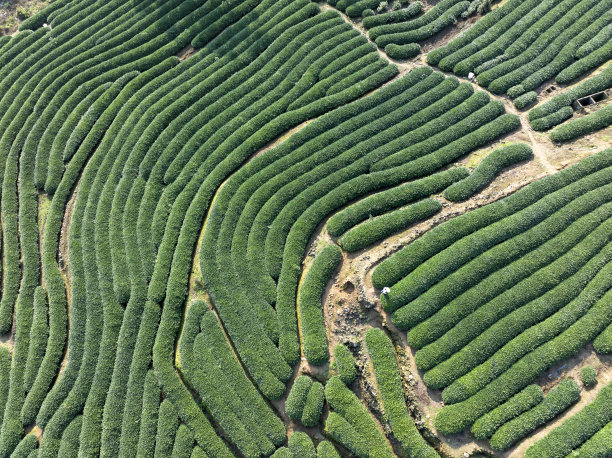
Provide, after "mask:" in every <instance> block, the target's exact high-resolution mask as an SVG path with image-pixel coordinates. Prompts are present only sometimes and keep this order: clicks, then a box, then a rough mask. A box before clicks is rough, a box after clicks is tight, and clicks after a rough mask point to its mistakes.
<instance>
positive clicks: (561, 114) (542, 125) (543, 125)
mask: <svg viewBox="0 0 612 458" xmlns="http://www.w3.org/2000/svg"><path fill="white" fill-rule="evenodd" d="M573 115H574V109H573V108H572V107H570V106H565V107H563V108H561V109H559V111H555V112H554V113H551V114H549V115H547V116H543V117H541V118H537V119H534V120H533V121H531V127H532V128H533V130H537V131H544V130H548V129H550V128H551V127H554V126H556V125H557V124H561V123H562V122H563V121H565V120H567V119H569V118H571V117H572V116H573Z"/></svg>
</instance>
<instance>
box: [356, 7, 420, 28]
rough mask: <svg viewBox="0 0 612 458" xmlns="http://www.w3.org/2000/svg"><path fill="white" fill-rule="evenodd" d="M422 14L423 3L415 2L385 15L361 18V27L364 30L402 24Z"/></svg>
mask: <svg viewBox="0 0 612 458" xmlns="http://www.w3.org/2000/svg"><path fill="white" fill-rule="evenodd" d="M422 12H423V3H422V2H419V1H416V2H412V3H410V5H408V6H407V7H406V8H401V9H399V10H395V11H389V12H387V13H381V14H377V15H375V16H369V17H367V18H366V17H364V18H363V26H364V27H365V28H366V29H371V28H374V27H377V26H379V25H383V24H389V23H392V22H404V21H407V20H409V19H411V18H413V17H414V16H416V15H418V14H421V13H422Z"/></svg>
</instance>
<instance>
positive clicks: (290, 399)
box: [285, 375, 312, 421]
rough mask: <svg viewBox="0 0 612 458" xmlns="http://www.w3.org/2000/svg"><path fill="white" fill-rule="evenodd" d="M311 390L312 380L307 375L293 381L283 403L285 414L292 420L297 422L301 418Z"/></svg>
mask: <svg viewBox="0 0 612 458" xmlns="http://www.w3.org/2000/svg"><path fill="white" fill-rule="evenodd" d="M311 388H312V379H311V378H310V377H308V376H307V375H300V376H299V377H298V378H296V379H295V382H294V383H293V386H292V387H291V390H290V391H289V395H288V396H287V401H286V402H285V412H286V413H287V416H288V417H289V418H291V419H292V420H294V421H299V420H300V419H301V418H302V413H303V412H304V406H305V405H306V400H307V399H308V394H309V393H310V389H311Z"/></svg>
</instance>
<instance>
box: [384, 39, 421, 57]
mask: <svg viewBox="0 0 612 458" xmlns="http://www.w3.org/2000/svg"><path fill="white" fill-rule="evenodd" d="M385 52H386V53H387V55H388V56H389V57H390V58H391V59H400V60H402V59H411V58H413V57H415V56H417V55H419V54H420V53H421V45H419V44H418V43H408V44H407V45H397V44H395V43H390V44H388V45H387V46H385Z"/></svg>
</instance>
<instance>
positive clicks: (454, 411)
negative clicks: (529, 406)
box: [436, 268, 612, 434]
mask: <svg viewBox="0 0 612 458" xmlns="http://www.w3.org/2000/svg"><path fill="white" fill-rule="evenodd" d="M600 273H601V276H602V277H604V278H605V276H606V275H610V269H606V268H604V269H603V270H602V271H601V272H600ZM611 297H612V295H611V294H610V293H606V294H604V295H603V297H601V299H599V300H598V301H597V302H596V303H595V304H594V305H593V306H592V307H591V308H590V309H589V310H588V311H587V312H586V313H580V312H581V311H577V312H574V313H575V314H576V315H577V317H576V318H574V319H575V320H576V319H577V320H576V321H575V322H574V323H573V324H572V325H571V326H570V327H569V328H567V329H565V330H563V328H561V329H562V332H561V333H560V334H558V335H557V334H556V332H558V331H556V330H555V326H554V325H555V324H556V323H555V322H554V319H556V320H557V321H562V320H563V319H565V320H567V318H565V317H562V316H560V317H554V319H553V320H552V321H551V320H547V321H544V322H542V324H541V325H539V326H536V327H535V328H533V334H534V335H536V334H537V336H538V338H539V339H540V340H541V341H542V342H541V343H542V344H541V345H540V346H539V347H537V348H536V349H535V350H533V351H531V352H530V353H528V354H527V355H525V356H524V357H522V358H521V359H520V360H519V361H518V362H516V363H514V364H512V363H511V361H513V360H512V359H507V358H504V361H509V362H510V364H509V365H510V367H509V368H508V369H507V370H506V371H505V372H503V373H502V374H501V375H499V376H498V377H497V378H495V379H494V380H493V381H491V382H490V383H489V384H488V385H486V386H485V387H484V388H482V389H481V390H480V391H478V392H477V393H476V394H474V395H473V396H472V397H470V398H469V399H467V400H465V401H462V402H459V403H457V404H453V405H450V406H446V407H444V408H443V409H442V411H441V412H440V413H439V414H438V416H437V417H436V426H437V427H438V430H439V431H443V432H444V434H448V433H453V432H459V431H461V430H463V429H465V428H467V427H469V426H471V425H472V424H473V423H474V422H475V421H476V420H477V419H478V418H479V417H480V416H482V415H484V414H485V413H486V412H488V411H490V410H492V409H493V408H495V407H497V406H498V405H499V404H501V403H502V402H504V401H505V400H506V399H508V398H509V397H510V396H512V395H513V394H514V393H516V392H518V391H519V390H521V389H522V388H524V387H525V386H527V385H529V384H530V383H532V382H533V380H535V379H536V378H537V377H538V376H539V375H540V374H541V373H542V372H544V371H545V370H547V369H549V368H550V367H553V366H554V365H556V364H558V363H560V362H562V361H564V360H566V359H567V358H570V357H571V356H574V355H575V354H576V353H577V352H578V351H580V349H582V347H584V346H585V345H586V344H587V343H589V342H591V341H592V340H593V339H594V338H595V337H596V336H597V334H598V333H599V332H601V330H602V329H604V328H605V327H606V326H607V325H609V324H610V322H611V321H612V319H610V318H609V313H610V310H611V309H612V305H611V301H610V298H611ZM570 322H571V321H570ZM543 331H546V332H543ZM555 331H556V332H555ZM534 337H535V336H534ZM516 340H517V339H515V341H516ZM518 340H520V339H518ZM515 341H513V343H516V344H517V345H520V344H521V343H522V342H515ZM523 348H526V349H530V348H534V347H533V343H532V342H525V344H524V345H523ZM527 351H528V350H527ZM503 366H504V365H503V364H502V367H503ZM460 380H461V379H460ZM451 386H452V385H451ZM449 388H450V387H449ZM447 389H448V388H447ZM501 393H503V395H500V394H501Z"/></svg>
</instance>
